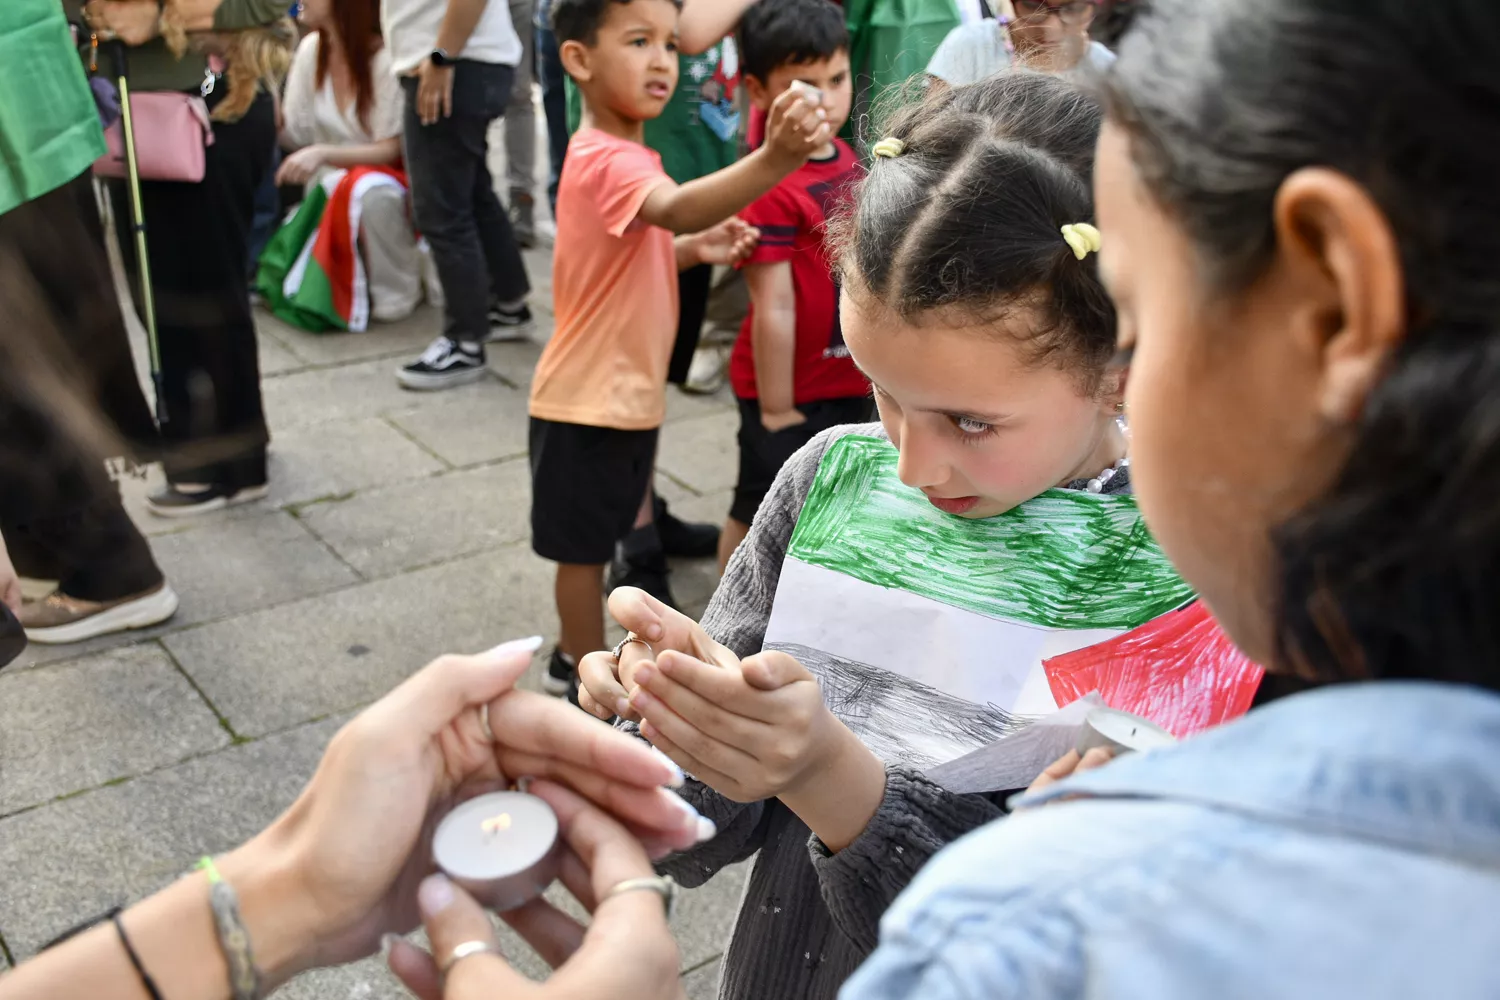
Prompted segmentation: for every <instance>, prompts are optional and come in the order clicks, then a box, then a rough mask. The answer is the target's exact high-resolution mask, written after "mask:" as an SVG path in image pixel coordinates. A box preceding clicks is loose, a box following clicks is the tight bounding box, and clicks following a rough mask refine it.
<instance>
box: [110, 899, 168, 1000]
mask: <svg viewBox="0 0 1500 1000" xmlns="http://www.w3.org/2000/svg"><path fill="white" fill-rule="evenodd" d="M109 919H110V920H111V921H113V923H114V925H115V930H116V931H117V932H119V935H120V944H122V945H124V946H125V954H126V955H127V956H128V957H129V958H130V964H131V965H133V966H135V972H136V975H138V976H140V977H141V985H142V986H144V987H146V992H147V993H148V994H150V995H151V1000H162V997H161V990H159V989H157V988H156V981H155V980H153V979H152V978H151V974H150V973H149V972H147V971H146V967H145V966H144V965H142V964H141V956H139V955H137V954H136V953H135V945H133V944H131V943H130V935H128V934H126V933H125V923H124V921H122V920H121V919H120V911H119V910H118V909H116V910H115V911H114V912H113V913H111V914H110V915H109Z"/></svg>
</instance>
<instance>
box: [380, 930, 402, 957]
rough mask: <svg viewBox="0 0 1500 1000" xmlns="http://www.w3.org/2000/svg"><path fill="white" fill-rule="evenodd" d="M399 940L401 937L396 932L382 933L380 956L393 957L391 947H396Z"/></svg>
mask: <svg viewBox="0 0 1500 1000" xmlns="http://www.w3.org/2000/svg"><path fill="white" fill-rule="evenodd" d="M399 940H401V939H400V938H399V937H397V936H396V935H395V934H382V935H380V957H381V958H390V957H391V949H392V948H394V947H396V942H397V941H399Z"/></svg>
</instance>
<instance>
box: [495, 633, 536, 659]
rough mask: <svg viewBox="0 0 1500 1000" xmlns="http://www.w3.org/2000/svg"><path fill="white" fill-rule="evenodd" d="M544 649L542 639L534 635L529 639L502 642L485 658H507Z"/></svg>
mask: <svg viewBox="0 0 1500 1000" xmlns="http://www.w3.org/2000/svg"><path fill="white" fill-rule="evenodd" d="M541 648H542V637H541V636H539V635H534V636H532V637H531V638H529V639H512V640H511V641H510V642H502V643H501V644H500V645H498V646H496V647H495V648H494V649H492V650H490V651H489V652H488V653H485V654H484V655H485V656H506V655H508V654H510V653H535V652H536V651H537V650H539V649H541Z"/></svg>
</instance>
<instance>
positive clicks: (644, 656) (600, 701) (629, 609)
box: [578, 587, 740, 721]
mask: <svg viewBox="0 0 1500 1000" xmlns="http://www.w3.org/2000/svg"><path fill="white" fill-rule="evenodd" d="M609 613H610V616H611V617H613V618H614V620H615V621H617V622H619V623H620V624H621V625H623V626H624V627H625V628H626V629H628V630H629V631H630V632H633V633H634V634H636V635H637V636H640V637H641V638H642V639H644V640H645V641H646V642H647V643H649V644H650V645H649V647H648V646H646V645H642V644H641V643H639V642H631V643H627V644H626V645H625V647H624V648H623V649H621V650H620V660H619V662H618V663H616V662H615V658H614V654H613V653H611V652H610V651H609V650H605V651H603V652H599V653H590V654H589V655H587V656H585V657H584V658H583V660H582V662H580V663H579V664H578V681H579V688H578V704H579V705H581V706H582V707H583V710H584V711H586V712H589V713H592V714H593V715H596V716H598V717H599V718H601V719H608V718H609V717H610V716H611V715H618V716H620V718H622V719H630V720H632V721H636V720H639V719H640V716H639V715H637V714H636V713H635V712H633V711H631V708H630V705H629V704H628V703H627V701H626V699H627V698H628V697H629V694H630V692H632V691H634V690H635V687H636V683H637V682H636V677H635V671H636V668H637V667H639V666H640V665H641V664H643V663H648V662H650V661H651V660H652V659H653V658H654V656H655V655H656V654H658V653H661V652H662V651H664V650H669V649H671V650H676V651H677V652H679V653H686V654H687V655H688V656H692V657H696V658H697V659H699V660H703V661H705V662H708V663H712V664H715V665H716V666H717V667H718V668H720V669H726V668H727V669H735V670H737V669H738V667H739V665H740V659H739V657H737V656H735V655H734V652H733V650H731V649H730V648H729V647H728V646H723V645H720V644H719V643H717V642H714V641H713V639H711V638H709V635H708V633H707V632H705V631H703V627H702V626H701V625H699V624H698V623H697V622H695V621H693V620H692V619H691V618H689V617H688V616H687V615H685V614H683V613H682V612H680V611H674V610H673V609H671V608H669V607H667V606H666V605H665V604H663V603H662V602H660V601H658V600H657V599H656V598H654V597H652V596H651V595H650V594H648V593H646V592H645V591H644V590H637V589H636V588H634V587H620V588H619V589H617V590H616V591H615V592H614V593H612V594H610V595H609Z"/></svg>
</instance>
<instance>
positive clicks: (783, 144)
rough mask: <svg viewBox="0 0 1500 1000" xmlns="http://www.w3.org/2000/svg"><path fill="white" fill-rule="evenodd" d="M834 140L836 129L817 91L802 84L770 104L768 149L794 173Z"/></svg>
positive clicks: (821, 96) (767, 135)
mask: <svg viewBox="0 0 1500 1000" xmlns="http://www.w3.org/2000/svg"><path fill="white" fill-rule="evenodd" d="M832 139H833V129H831V128H830V127H829V125H828V113H827V112H826V111H824V110H823V95H822V92H821V91H819V90H818V89H817V88H815V87H809V86H807V85H806V84H800V82H799V83H797V84H793V86H791V87H788V88H787V89H786V90H784V91H782V93H781V95H780V96H779V97H777V98H776V100H775V101H773V102H771V110H770V112H769V114H768V115H767V117H766V149H767V151H768V152H769V153H770V154H771V155H773V156H776V157H778V158H779V159H782V160H783V161H785V162H786V163H787V164H789V167H790V169H791V170H794V169H796V168H797V167H800V166H801V165H802V164H804V163H806V162H807V158H808V157H810V156H812V155H813V154H814V153H816V152H817V151H818V150H819V149H822V148H823V147H824V146H826V145H828V143H829V142H830V141H831V140H832Z"/></svg>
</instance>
